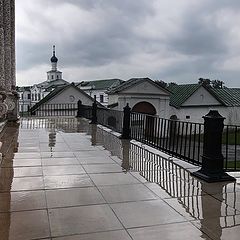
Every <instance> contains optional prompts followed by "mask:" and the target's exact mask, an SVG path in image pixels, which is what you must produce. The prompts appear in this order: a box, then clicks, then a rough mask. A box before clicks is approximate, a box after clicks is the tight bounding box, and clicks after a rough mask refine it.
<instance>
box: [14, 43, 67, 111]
mask: <svg viewBox="0 0 240 240" xmlns="http://www.w3.org/2000/svg"><path fill="white" fill-rule="evenodd" d="M50 61H51V67H52V68H51V70H50V71H48V72H47V80H46V81H44V82H41V83H38V84H34V85H33V86H27V87H17V91H18V94H19V96H20V99H19V111H20V112H25V111H27V110H29V109H30V108H31V107H32V106H34V105H35V104H36V103H38V102H39V101H40V100H41V99H43V98H44V97H46V96H47V95H48V94H49V93H50V92H52V91H53V90H54V89H55V88H56V87H59V86H66V85H67V84H69V83H68V82H67V81H66V80H64V79H62V72H60V71H58V69H57V63H58V58H57V57H56V51H55V46H53V55H52V57H51V59H50Z"/></svg>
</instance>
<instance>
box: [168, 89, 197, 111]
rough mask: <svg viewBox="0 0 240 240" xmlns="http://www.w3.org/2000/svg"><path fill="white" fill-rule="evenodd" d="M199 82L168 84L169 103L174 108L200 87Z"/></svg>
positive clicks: (178, 106)
mask: <svg viewBox="0 0 240 240" xmlns="http://www.w3.org/2000/svg"><path fill="white" fill-rule="evenodd" d="M200 86H201V85H199V84H182V85H177V84H170V85H169V86H168V87H167V89H168V90H169V91H170V92H171V95H170V105H171V106H174V107H176V108H180V106H181V105H182V104H183V103H184V102H185V101H186V100H187V99H188V98H189V97H190V96H191V95H192V94H193V93H194V92H195V91H196V90H197V89H198V88H199V87H200Z"/></svg>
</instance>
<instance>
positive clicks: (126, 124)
mask: <svg viewBox="0 0 240 240" xmlns="http://www.w3.org/2000/svg"><path fill="white" fill-rule="evenodd" d="M123 114H124V115H123V128H122V135H121V138H122V139H131V129H130V118H131V108H130V107H129V105H128V103H127V106H126V107H124V108H123Z"/></svg>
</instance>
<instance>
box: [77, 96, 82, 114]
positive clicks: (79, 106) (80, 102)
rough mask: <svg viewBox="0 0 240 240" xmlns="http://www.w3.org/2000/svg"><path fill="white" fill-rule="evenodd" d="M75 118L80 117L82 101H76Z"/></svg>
mask: <svg viewBox="0 0 240 240" xmlns="http://www.w3.org/2000/svg"><path fill="white" fill-rule="evenodd" d="M77 117H78V118H80V117H82V101H81V100H78V102H77Z"/></svg>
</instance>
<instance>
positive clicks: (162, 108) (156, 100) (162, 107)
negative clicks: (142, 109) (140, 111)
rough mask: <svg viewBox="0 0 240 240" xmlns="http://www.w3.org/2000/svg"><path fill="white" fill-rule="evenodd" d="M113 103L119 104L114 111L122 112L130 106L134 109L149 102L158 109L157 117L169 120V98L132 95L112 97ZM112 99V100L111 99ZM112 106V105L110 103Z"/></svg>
mask: <svg viewBox="0 0 240 240" xmlns="http://www.w3.org/2000/svg"><path fill="white" fill-rule="evenodd" d="M110 97H111V101H113V99H114V100H115V102H113V103H116V102H117V103H118V106H117V107H116V108H114V109H117V110H120V111H122V110H123V108H124V107H125V106H126V105H127V103H128V104H129V107H131V108H133V107H134V105H136V104H137V103H140V102H148V103H151V104H152V105H153V106H154V107H155V109H156V112H157V113H156V115H158V116H159V117H161V118H169V96H151V95H143V96H132V95H127V94H124V95H120V94H119V95H111V96H110ZM109 99H110V98H109ZM109 104H111V103H109Z"/></svg>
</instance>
